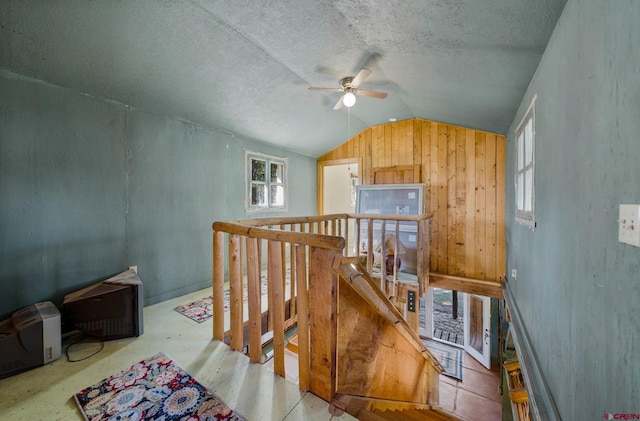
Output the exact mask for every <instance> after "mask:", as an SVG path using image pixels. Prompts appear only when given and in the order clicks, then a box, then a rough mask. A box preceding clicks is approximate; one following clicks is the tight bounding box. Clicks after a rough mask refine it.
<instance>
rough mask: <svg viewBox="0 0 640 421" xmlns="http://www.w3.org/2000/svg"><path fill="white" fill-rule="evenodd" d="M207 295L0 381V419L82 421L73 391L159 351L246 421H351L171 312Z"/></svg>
mask: <svg viewBox="0 0 640 421" xmlns="http://www.w3.org/2000/svg"><path fill="white" fill-rule="evenodd" d="M210 294H211V289H210V288H208V289H205V290H201V291H197V292H194V293H191V294H188V295H185V296H182V297H179V298H175V299H172V300H169V301H165V302H163V303H159V304H156V305H153V306H149V307H146V308H145V309H144V334H143V335H142V336H140V337H138V338H127V339H120V340H115V341H109V342H105V344H104V349H103V350H102V351H101V352H99V353H98V354H97V355H95V356H93V357H91V358H89V359H87V360H84V361H81V362H75V363H71V362H68V361H67V358H66V356H65V355H64V347H63V355H62V357H61V358H60V359H58V360H56V361H54V362H52V363H50V364H47V365H45V366H42V367H37V368H34V369H32V370H29V371H27V372H24V373H21V374H18V375H15V376H12V377H9V378H6V379H2V380H0V420H13V421H16V420H65V421H68V420H82V416H81V414H80V411H79V410H78V409H77V406H76V404H75V401H74V400H73V398H72V396H73V394H74V393H76V392H78V391H80V390H82V389H83V388H85V387H87V386H90V385H93V384H95V383H97V382H99V381H100V380H102V379H104V378H106V377H108V376H110V375H111V374H114V373H116V372H118V371H120V370H122V369H125V368H128V367H130V366H131V365H132V364H134V363H136V362H138V361H142V360H144V359H145V358H148V357H150V356H152V355H154V354H155V353H157V352H159V351H164V352H165V353H166V354H167V355H169V356H170V357H171V358H172V359H173V360H174V361H175V362H176V363H178V364H179V365H180V366H182V367H183V368H185V369H186V370H187V371H188V372H189V373H190V374H191V375H193V376H194V377H195V378H196V379H197V380H198V381H200V383H202V384H203V385H205V386H206V387H208V388H209V389H210V390H211V391H213V392H214V393H215V394H217V395H218V396H220V397H221V398H222V399H223V400H224V401H225V402H226V403H227V404H228V405H229V406H230V407H231V408H233V409H235V410H236V411H237V412H238V413H239V414H241V415H243V416H245V417H246V418H247V420H250V421H253V420H287V421H298V420H312V421H325V420H327V421H328V420H331V419H333V420H334V421H348V420H354V418H353V417H351V416H349V415H348V414H344V415H342V416H340V417H336V416H333V418H332V415H331V414H330V413H329V405H328V404H327V403H326V402H325V401H323V400H322V399H320V398H318V397H316V396H315V395H313V394H311V393H305V392H300V391H299V390H298V386H296V385H295V384H293V383H291V382H289V381H287V380H285V379H283V378H281V377H279V376H276V375H274V374H273V372H272V371H270V370H269V369H267V368H265V367H263V366H260V365H257V364H251V363H249V359H248V358H247V357H245V356H244V355H242V354H240V353H238V352H231V351H230V350H229V348H228V347H227V346H226V345H224V344H222V343H220V342H217V341H212V340H211V337H212V330H213V327H212V321H211V320H208V321H206V322H203V323H197V322H195V321H192V320H190V319H188V318H187V317H185V316H183V315H181V314H179V313H178V312H176V311H174V310H173V308H174V307H175V306H177V305H181V304H186V303H188V302H190V301H193V300H196V299H200V298H202V297H204V296H207V295H210ZM98 347H99V346H98V344H96V343H89V344H85V345H78V346H76V347H74V348H72V352H71V357H72V358H74V359H76V358H80V357H83V356H86V355H89V354H90V353H92V352H93V351H95V350H97V349H98Z"/></svg>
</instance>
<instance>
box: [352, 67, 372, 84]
mask: <svg viewBox="0 0 640 421" xmlns="http://www.w3.org/2000/svg"><path fill="white" fill-rule="evenodd" d="M370 74H371V70H369V69H361V70H360V71H359V72H358V74H357V75H356V77H354V78H353V80H352V81H351V87H352V88H357V87H358V86H360V84H361V83H362V82H364V80H365V79H366V78H367V77H369V75H370Z"/></svg>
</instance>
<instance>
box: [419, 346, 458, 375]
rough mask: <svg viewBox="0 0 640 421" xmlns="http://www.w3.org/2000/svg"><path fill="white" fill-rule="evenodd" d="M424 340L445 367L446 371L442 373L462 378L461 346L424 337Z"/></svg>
mask: <svg viewBox="0 0 640 421" xmlns="http://www.w3.org/2000/svg"><path fill="white" fill-rule="evenodd" d="M422 342H424V344H425V346H426V347H427V348H429V351H431V353H432V354H433V356H434V357H436V358H437V359H438V361H440V364H442V366H443V367H444V369H445V372H444V373H442V374H444V375H446V376H449V377H453V378H454V379H458V380H462V349H461V348H457V347H455V346H450V345H446V344H443V343H441V342H437V341H432V340H429V339H424V338H423V339H422Z"/></svg>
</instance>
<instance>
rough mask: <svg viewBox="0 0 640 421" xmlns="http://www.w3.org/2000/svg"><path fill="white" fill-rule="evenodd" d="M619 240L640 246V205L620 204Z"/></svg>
mask: <svg viewBox="0 0 640 421" xmlns="http://www.w3.org/2000/svg"><path fill="white" fill-rule="evenodd" d="M618 241H620V242H621V243H625V244H630V245H632V246H636V247H640V205H620V212H619V216H618Z"/></svg>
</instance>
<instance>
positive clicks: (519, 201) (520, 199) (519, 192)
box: [516, 173, 524, 210]
mask: <svg viewBox="0 0 640 421" xmlns="http://www.w3.org/2000/svg"><path fill="white" fill-rule="evenodd" d="M516 209H517V210H522V209H524V174H522V173H520V174H518V180H517V181H516Z"/></svg>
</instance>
